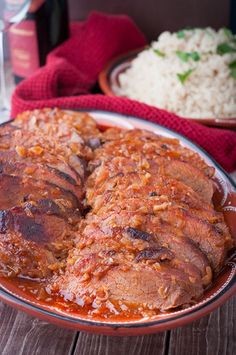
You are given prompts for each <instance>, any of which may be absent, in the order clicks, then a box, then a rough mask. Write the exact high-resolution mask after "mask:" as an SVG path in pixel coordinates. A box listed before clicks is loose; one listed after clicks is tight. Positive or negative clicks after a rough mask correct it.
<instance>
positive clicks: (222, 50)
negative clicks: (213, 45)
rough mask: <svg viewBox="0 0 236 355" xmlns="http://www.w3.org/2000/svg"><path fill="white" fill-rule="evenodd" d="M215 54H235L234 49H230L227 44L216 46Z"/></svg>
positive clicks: (235, 49) (235, 50)
mask: <svg viewBox="0 0 236 355" xmlns="http://www.w3.org/2000/svg"><path fill="white" fill-rule="evenodd" d="M216 52H217V54H220V55H224V54H227V53H235V52H236V48H235V47H232V46H231V45H230V44H229V43H226V42H225V43H221V44H219V45H218V46H217V49H216Z"/></svg>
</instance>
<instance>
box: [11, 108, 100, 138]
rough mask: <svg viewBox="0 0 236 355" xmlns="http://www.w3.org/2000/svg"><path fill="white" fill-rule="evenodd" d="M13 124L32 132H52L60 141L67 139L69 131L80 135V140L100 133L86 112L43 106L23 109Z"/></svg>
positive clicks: (69, 134)
mask: <svg viewBox="0 0 236 355" xmlns="http://www.w3.org/2000/svg"><path fill="white" fill-rule="evenodd" d="M14 125H16V126H18V127H21V128H25V129H27V130H29V131H32V132H35V133H36V132H37V130H40V131H43V132H44V133H46V134H51V133H52V134H53V135H54V136H57V137H58V139H60V140H61V141H60V142H63V141H68V137H70V136H71V132H76V133H77V134H79V135H80V136H81V140H87V139H89V138H91V137H98V136H100V135H101V132H100V131H99V129H98V127H97V123H96V121H95V120H94V119H93V118H92V117H91V116H90V115H89V114H88V113H87V112H76V111H67V110H60V109H58V108H54V109H51V108H44V109H41V110H33V111H25V112H23V113H21V114H19V115H18V116H17V117H16V119H15V120H14Z"/></svg>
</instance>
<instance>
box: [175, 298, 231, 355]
mask: <svg viewBox="0 0 236 355" xmlns="http://www.w3.org/2000/svg"><path fill="white" fill-rule="evenodd" d="M180 354H181V355H205V354H207V355H233V354H236V297H233V298H231V299H230V300H229V301H228V302H227V303H226V304H224V305H223V306H222V307H221V308H219V309H218V310H216V311H215V312H213V313H211V314H210V315H209V316H206V317H204V318H202V319H200V320H198V321H195V322H194V323H192V324H191V325H189V326H185V327H182V328H177V329H175V330H173V331H172V332H171V336H170V345H169V355H180Z"/></svg>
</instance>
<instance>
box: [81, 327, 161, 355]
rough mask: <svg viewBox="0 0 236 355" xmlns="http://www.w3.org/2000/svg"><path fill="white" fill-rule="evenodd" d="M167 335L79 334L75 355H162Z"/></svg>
mask: <svg viewBox="0 0 236 355" xmlns="http://www.w3.org/2000/svg"><path fill="white" fill-rule="evenodd" d="M167 340H168V333H167V332H165V333H158V334H154V335H144V336H138V337H112V336H105V335H91V334H85V333H80V334H79V337H78V341H77V344H76V348H75V352H74V354H75V355H121V354H122V355H128V354H129V355H144V354H145V355H164V354H165V347H166V341H167Z"/></svg>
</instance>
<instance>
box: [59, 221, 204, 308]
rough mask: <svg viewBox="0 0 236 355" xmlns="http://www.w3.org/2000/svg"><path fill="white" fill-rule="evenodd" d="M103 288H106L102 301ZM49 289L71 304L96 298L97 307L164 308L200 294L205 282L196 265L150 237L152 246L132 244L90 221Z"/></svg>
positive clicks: (123, 235) (121, 232)
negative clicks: (64, 269)
mask: <svg viewBox="0 0 236 355" xmlns="http://www.w3.org/2000/svg"><path fill="white" fill-rule="evenodd" d="M97 231H98V233H99V236H98V234H97ZM111 236H112V237H111ZM116 280H117V281H116ZM177 280H178V281H177ZM101 289H102V290H104V289H105V290H106V298H105V299H103V300H102V302H101V299H99V295H100V293H101ZM52 290H53V291H55V290H57V291H59V293H60V294H61V295H64V296H65V297H66V298H67V299H70V300H72V301H74V302H76V300H80V302H81V300H82V302H83V303H84V304H91V303H93V304H96V303H97V302H98V306H97V307H99V304H100V306H101V304H102V305H103V306H106V304H107V302H110V303H112V302H114V301H119V302H124V303H125V304H126V306H127V307H129V306H131V305H135V306H136V309H137V312H138V309H140V307H143V308H144V309H149V310H150V309H161V310H162V311H164V310H168V309H170V308H176V307H178V306H180V305H183V304H184V303H192V302H193V301H194V299H195V298H198V297H199V296H200V295H201V294H202V292H203V285H202V281H201V276H200V273H199V270H198V269H197V268H196V267H195V266H194V265H192V264H190V263H186V262H185V261H183V260H180V259H178V258H177V257H176V256H175V254H174V253H173V252H172V251H170V250H169V249H168V248H166V247H160V246H159V245H158V243H156V242H155V241H154V240H153V241H152V246H151V247H150V246H149V243H148V241H147V240H141V242H140V241H139V240H137V239H135V240H134V241H133V243H130V240H129V238H128V237H127V236H126V231H125V230H124V229H123V230H121V229H119V228H110V229H109V230H108V229H107V231H104V230H102V229H101V228H99V226H98V225H94V226H92V225H91V224H89V225H88V228H85V230H84V233H83V236H82V239H80V244H79V245H78V247H77V248H75V249H74V250H73V251H72V252H71V253H70V256H69V259H68V264H67V269H66V273H65V275H63V276H62V277H59V279H57V280H56V281H55V283H54V284H53V285H52ZM122 290H123V291H122ZM134 290H135V291H134ZM88 295H89V297H88ZM99 302H100V303H99Z"/></svg>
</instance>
